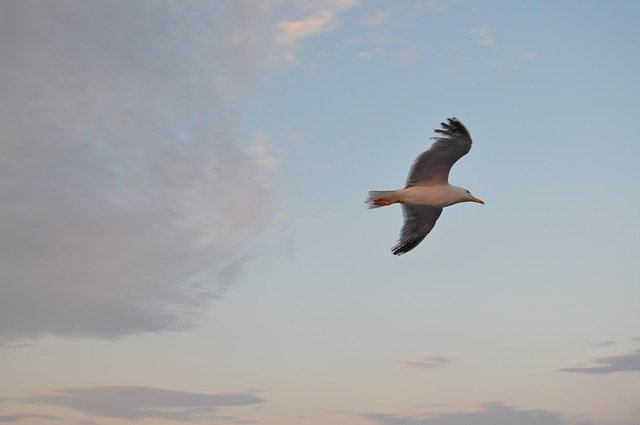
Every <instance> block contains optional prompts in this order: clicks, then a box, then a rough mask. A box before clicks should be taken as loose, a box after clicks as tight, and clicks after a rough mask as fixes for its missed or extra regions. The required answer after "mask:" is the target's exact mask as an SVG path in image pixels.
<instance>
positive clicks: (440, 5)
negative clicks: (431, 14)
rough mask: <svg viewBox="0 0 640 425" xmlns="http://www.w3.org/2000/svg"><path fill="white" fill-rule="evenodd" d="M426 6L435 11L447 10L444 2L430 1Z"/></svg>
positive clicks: (439, 0)
mask: <svg viewBox="0 0 640 425" xmlns="http://www.w3.org/2000/svg"><path fill="white" fill-rule="evenodd" d="M425 6H426V7H427V8H428V9H430V10H434V11H443V10H445V9H446V8H447V4H446V3H445V2H444V1H442V0H430V1H428V2H427V3H426V4H425Z"/></svg>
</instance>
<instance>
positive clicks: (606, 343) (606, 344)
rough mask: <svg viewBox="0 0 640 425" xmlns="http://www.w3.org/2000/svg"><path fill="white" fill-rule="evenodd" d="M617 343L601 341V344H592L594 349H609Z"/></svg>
mask: <svg viewBox="0 0 640 425" xmlns="http://www.w3.org/2000/svg"><path fill="white" fill-rule="evenodd" d="M617 343H618V341H602V342H596V343H594V344H592V345H593V346H594V347H609V346H611V345H614V344H617Z"/></svg>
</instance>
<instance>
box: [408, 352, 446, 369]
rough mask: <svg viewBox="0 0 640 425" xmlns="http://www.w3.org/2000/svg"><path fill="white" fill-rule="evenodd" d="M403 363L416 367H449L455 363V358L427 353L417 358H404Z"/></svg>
mask: <svg viewBox="0 0 640 425" xmlns="http://www.w3.org/2000/svg"><path fill="white" fill-rule="evenodd" d="M402 363H403V364H404V365H405V366H407V367H411V368H415V369H435V368H440V367H447V366H450V365H451V363H453V360H452V359H450V358H448V357H444V356H434V355H427V356H421V357H416V358H415V359H409V360H403V361H402Z"/></svg>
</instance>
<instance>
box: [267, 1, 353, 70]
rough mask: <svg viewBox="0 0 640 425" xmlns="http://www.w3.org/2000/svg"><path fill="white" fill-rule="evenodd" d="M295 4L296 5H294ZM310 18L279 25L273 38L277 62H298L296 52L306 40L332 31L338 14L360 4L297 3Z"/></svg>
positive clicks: (331, 2) (288, 21) (287, 21)
mask: <svg viewBox="0 0 640 425" xmlns="http://www.w3.org/2000/svg"><path fill="white" fill-rule="evenodd" d="M294 4H295V3H294ZM297 4H298V5H299V6H300V7H302V8H303V9H304V10H305V11H307V13H309V15H308V16H306V17H304V18H302V19H297V20H288V19H287V20H282V21H280V22H278V23H277V25H276V31H275V34H274V36H273V44H274V55H273V59H274V60H275V61H276V62H284V63H292V62H295V61H296V51H297V49H298V47H299V45H300V43H302V42H303V41H304V40H305V39H307V38H309V37H312V36H314V35H317V34H321V33H325V32H328V31H331V30H333V29H334V27H335V20H336V17H337V14H338V13H339V12H341V11H342V10H345V9H348V8H351V7H353V6H356V5H357V4H358V1H357V0H331V1H310V0H309V1H303V2H299V3H297Z"/></svg>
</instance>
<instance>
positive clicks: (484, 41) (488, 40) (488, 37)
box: [469, 27, 496, 47]
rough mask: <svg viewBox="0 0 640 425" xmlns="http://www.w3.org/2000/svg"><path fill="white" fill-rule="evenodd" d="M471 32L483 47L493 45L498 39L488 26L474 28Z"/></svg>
mask: <svg viewBox="0 0 640 425" xmlns="http://www.w3.org/2000/svg"><path fill="white" fill-rule="evenodd" d="M469 33H470V34H471V35H473V36H474V37H475V38H476V42H477V43H478V44H479V45H481V46H483V47H493V46H495V45H496V39H495V38H494V36H493V34H492V33H491V30H489V28H487V27H478V28H474V29H472V30H471V31H469Z"/></svg>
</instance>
